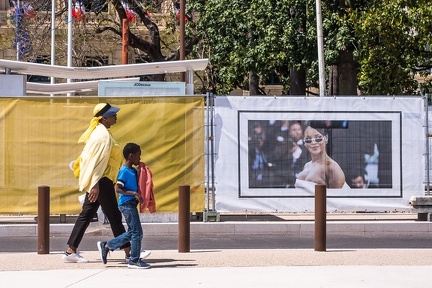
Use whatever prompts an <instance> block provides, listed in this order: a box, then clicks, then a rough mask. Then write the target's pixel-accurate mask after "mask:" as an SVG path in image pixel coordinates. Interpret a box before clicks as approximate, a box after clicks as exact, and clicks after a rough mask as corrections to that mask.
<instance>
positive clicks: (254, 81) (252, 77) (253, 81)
mask: <svg viewBox="0 0 432 288" xmlns="http://www.w3.org/2000/svg"><path fill="white" fill-rule="evenodd" d="M249 95H250V96H253V95H260V93H259V88H258V77H257V75H256V74H255V73H254V72H253V71H249Z"/></svg>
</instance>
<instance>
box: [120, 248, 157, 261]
mask: <svg viewBox="0 0 432 288" xmlns="http://www.w3.org/2000/svg"><path fill="white" fill-rule="evenodd" d="M150 254H151V252H150V251H148V250H143V251H141V253H140V259H145V258H147V257H148V256H149V255H150ZM129 260H130V256H126V258H125V263H126V264H128V263H129Z"/></svg>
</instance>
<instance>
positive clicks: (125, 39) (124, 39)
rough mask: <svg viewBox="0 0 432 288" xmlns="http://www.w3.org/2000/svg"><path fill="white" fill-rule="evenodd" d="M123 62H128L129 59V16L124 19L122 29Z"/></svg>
mask: <svg viewBox="0 0 432 288" xmlns="http://www.w3.org/2000/svg"><path fill="white" fill-rule="evenodd" d="M122 32H123V33H122V64H128V63H129V61H128V59H129V53H128V49H129V48H128V46H129V20H128V19H127V18H125V19H123V29H122Z"/></svg>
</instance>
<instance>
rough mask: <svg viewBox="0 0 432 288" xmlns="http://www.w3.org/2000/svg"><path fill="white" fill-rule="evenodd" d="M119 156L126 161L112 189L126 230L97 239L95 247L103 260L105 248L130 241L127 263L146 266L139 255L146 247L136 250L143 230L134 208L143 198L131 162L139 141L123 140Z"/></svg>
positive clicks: (134, 161) (138, 154) (137, 154)
mask: <svg viewBox="0 0 432 288" xmlns="http://www.w3.org/2000/svg"><path fill="white" fill-rule="evenodd" d="M123 156H124V158H125V160H126V161H125V163H124V165H123V166H122V167H121V168H120V171H119V172H118V175H117V182H116V189H115V190H116V192H117V193H119V194H120V197H119V199H118V207H119V210H120V212H121V213H122V214H123V216H124V218H125V220H126V223H127V225H128V230H127V231H126V232H125V233H123V234H121V235H119V236H117V237H115V238H114V239H111V240H109V241H99V242H98V243H97V247H98V250H99V252H100V255H101V259H102V262H103V263H104V264H106V263H107V255H108V252H109V251H114V250H115V249H117V248H119V247H120V246H122V245H123V244H125V243H128V242H130V243H131V253H130V259H129V261H128V267H129V268H138V269H147V268H150V265H149V264H147V263H146V262H144V261H142V258H145V257H147V256H148V255H149V254H150V253H149V252H148V251H143V252H140V251H141V241H142V238H143V231H142V227H141V221H140V217H139V213H138V209H137V205H138V204H139V203H141V202H142V201H143V198H142V196H141V194H140V193H139V192H138V172H137V170H136V169H135V168H134V167H133V166H132V165H139V163H140V160H141V149H140V147H139V145H137V144H135V143H127V144H126V146H125V147H124V149H123ZM140 253H141V255H140ZM143 254H144V255H143Z"/></svg>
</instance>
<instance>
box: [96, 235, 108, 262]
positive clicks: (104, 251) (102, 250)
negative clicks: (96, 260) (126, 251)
mask: <svg viewBox="0 0 432 288" xmlns="http://www.w3.org/2000/svg"><path fill="white" fill-rule="evenodd" d="M106 244H107V242H106V241H98V242H97V248H98V250H99V254H100V257H101V259H102V262H103V263H104V264H107V256H108V252H109V249H108V247H106Z"/></svg>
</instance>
